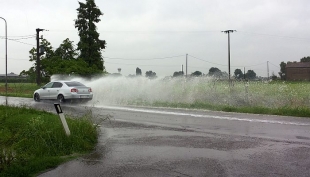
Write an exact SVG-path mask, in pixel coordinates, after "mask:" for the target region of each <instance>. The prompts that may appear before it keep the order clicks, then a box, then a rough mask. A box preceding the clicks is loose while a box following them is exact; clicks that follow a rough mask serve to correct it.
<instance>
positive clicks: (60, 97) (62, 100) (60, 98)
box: [57, 95, 65, 103]
mask: <svg viewBox="0 0 310 177" xmlns="http://www.w3.org/2000/svg"><path fill="white" fill-rule="evenodd" d="M57 100H58V101H59V103H64V102H65V97H64V96H63V95H58V97H57Z"/></svg>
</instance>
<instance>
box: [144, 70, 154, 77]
mask: <svg viewBox="0 0 310 177" xmlns="http://www.w3.org/2000/svg"><path fill="white" fill-rule="evenodd" d="M145 77H148V78H154V77H156V73H155V72H153V71H146V72H145Z"/></svg>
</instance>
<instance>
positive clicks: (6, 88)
mask: <svg viewBox="0 0 310 177" xmlns="http://www.w3.org/2000/svg"><path fill="white" fill-rule="evenodd" d="M0 18H1V19H3V20H4V22H5V97H6V99H5V100H6V105H7V104H8V100H7V96H8V33H7V31H8V30H7V23H6V20H5V19H4V18H3V17H0Z"/></svg>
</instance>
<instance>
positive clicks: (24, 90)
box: [0, 83, 40, 98]
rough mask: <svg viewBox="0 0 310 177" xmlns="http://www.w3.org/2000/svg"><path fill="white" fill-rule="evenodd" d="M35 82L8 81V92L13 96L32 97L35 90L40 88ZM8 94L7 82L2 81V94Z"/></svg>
mask: <svg viewBox="0 0 310 177" xmlns="http://www.w3.org/2000/svg"><path fill="white" fill-rule="evenodd" d="M39 88H40V86H37V84H35V83H8V88H7V94H8V96H11V97H25V98H32V97H33V92H34V91H35V90H36V89H39ZM5 95H6V88H5V83H0V96H5Z"/></svg>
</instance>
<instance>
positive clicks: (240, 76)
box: [234, 69, 243, 79]
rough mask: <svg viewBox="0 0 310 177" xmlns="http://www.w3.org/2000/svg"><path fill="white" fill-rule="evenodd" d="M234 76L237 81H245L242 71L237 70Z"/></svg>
mask: <svg viewBox="0 0 310 177" xmlns="http://www.w3.org/2000/svg"><path fill="white" fill-rule="evenodd" d="M234 75H235V78H236V79H243V72H242V71H241V69H236V70H235V72H234Z"/></svg>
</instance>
